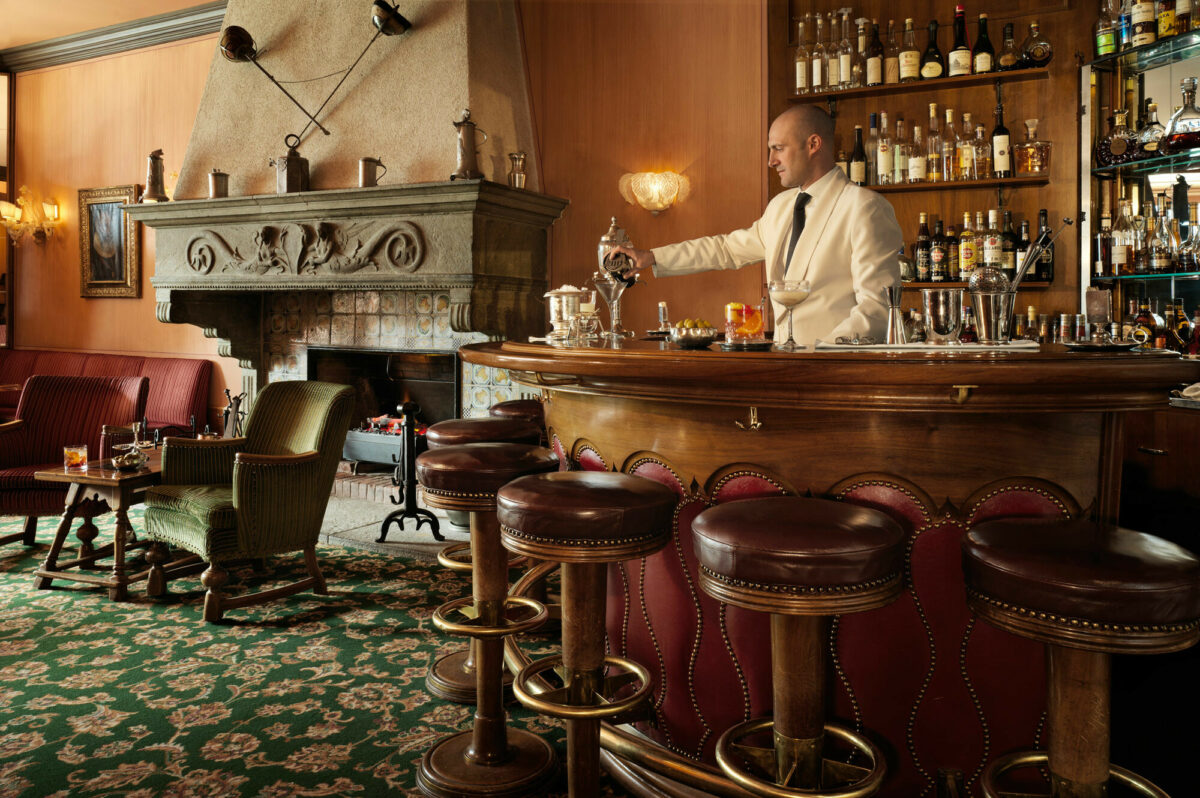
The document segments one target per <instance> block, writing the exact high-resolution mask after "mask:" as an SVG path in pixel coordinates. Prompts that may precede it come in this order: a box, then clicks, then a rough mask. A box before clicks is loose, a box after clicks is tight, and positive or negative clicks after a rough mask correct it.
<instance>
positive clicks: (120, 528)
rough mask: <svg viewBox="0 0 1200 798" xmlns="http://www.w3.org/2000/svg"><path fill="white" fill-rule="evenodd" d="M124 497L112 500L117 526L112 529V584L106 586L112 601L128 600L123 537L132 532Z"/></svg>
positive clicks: (127, 578) (127, 579) (127, 577)
mask: <svg viewBox="0 0 1200 798" xmlns="http://www.w3.org/2000/svg"><path fill="white" fill-rule="evenodd" d="M125 504H126V502H125V497H124V496H121V497H119V498H117V500H116V501H115V502H114V505H115V506H114V507H113V515H115V516H116V519H117V527H116V529H114V530H113V565H112V578H113V584H112V586H111V587H109V588H108V597H109V598H110V599H112V600H113V601H129V576H128V574H126V573H125V538H126V536H127V535H129V534H131V533H132V532H133V525H132V524H130V523H129V516H128V515H126V514H125Z"/></svg>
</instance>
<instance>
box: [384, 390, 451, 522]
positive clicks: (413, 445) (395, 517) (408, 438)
mask: <svg viewBox="0 0 1200 798" xmlns="http://www.w3.org/2000/svg"><path fill="white" fill-rule="evenodd" d="M396 409H397V410H398V411H400V415H401V416H403V417H404V420H403V421H402V422H401V423H400V429H401V434H402V435H403V437H404V448H403V449H401V450H400V456H399V457H397V456H396V455H392V462H393V463H395V464H396V470H395V471H394V472H393V473H392V484H393V485H395V486H396V495H395V496H392V497H391V499H392V504H402V505H404V506H403V507H401V508H400V509H399V510H392V512H390V513H388V517H387V518H385V519H383V524H382V525H381V526H380V527H379V540H377V541H375V542H376V543H383V542H385V541H386V540H387V533H388V525H389V524H391V523H392V522H393V521H394V522H395V523H396V526H397V527H398V528H399V530H400V531H401V532H403V531H404V521H405V519H407V518H415V519H416V521H417V526H416V529H415V530H414V531H417V530H420V528H421V526H422V524H425V523H428V524H429V531H430V532H432V533H433V539H434V540H438V541H441V540H445V539H446V538H445V536H443V535H442V533H441V532H440V531H439V530H438V520H437V517H436V516H435V515H434V514H433V513H431V512H429V511H428V510H424V509H422V508H420V507H417V438H416V425H417V413H420V412H421V406H420V405H418V404H417V403H416V402H404V403H403V404H401V405H400V406H399V407H397V408H396ZM401 469H403V475H401Z"/></svg>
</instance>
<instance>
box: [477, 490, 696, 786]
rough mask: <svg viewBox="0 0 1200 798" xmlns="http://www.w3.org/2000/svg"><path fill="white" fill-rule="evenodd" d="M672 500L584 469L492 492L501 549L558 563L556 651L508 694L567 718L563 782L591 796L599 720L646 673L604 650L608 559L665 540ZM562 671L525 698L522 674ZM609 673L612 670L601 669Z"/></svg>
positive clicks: (622, 709)
mask: <svg viewBox="0 0 1200 798" xmlns="http://www.w3.org/2000/svg"><path fill="white" fill-rule="evenodd" d="M678 499H679V497H678V496H676V495H675V492H674V491H672V490H671V489H669V488H667V487H666V486H664V485H661V484H659V483H657V482H653V481H651V480H648V479H644V478H642V477H634V476H629V475H628V474H612V473H596V472H586V471H575V472H559V473H554V474H539V475H537V476H530V477H522V478H521V479H517V480H513V481H512V482H510V483H508V484H507V485H505V486H504V487H503V488H501V489H500V491H499V492H498V493H497V494H496V512H497V516H498V519H499V521H500V530H501V534H502V535H503V542H504V546H505V547H507V548H508V549H509V550H510V551H514V552H516V553H518V554H524V555H527V556H530V557H536V558H538V559H540V560H546V561H549V562H558V563H562V564H563V566H562V638H563V645H562V655H561V656H557V657H548V658H546V659H542V660H538V661H536V662H532V663H530V664H529V665H528V666H527V667H525V668H523V669H522V670H521V672H520V673H519V674H517V677H516V678H515V679H514V680H513V692H514V693H515V694H516V696H517V699H518V700H519V701H520V702H521V703H522V704H524V705H525V706H527V707H529V708H530V709H532V710H535V711H536V712H540V713H542V714H544V715H550V716H552V717H558V718H565V719H566V721H567V788H568V791H569V793H570V795H571V797H572V798H584V797H585V796H594V795H598V794H599V789H600V783H599V782H600V720H601V719H602V718H611V717H615V716H618V715H622V714H625V713H629V712H632V711H634V710H636V709H638V708H639V707H641V706H643V704H644V702H645V701H646V700H648V699H649V697H650V688H651V683H650V673H649V672H648V671H647V670H646V669H645V668H643V667H642V666H641V665H638V664H637V663H635V662H633V661H631V660H628V659H623V658H620V657H611V656H610V657H606V656H604V611H605V603H606V598H605V593H606V590H607V578H608V563H611V562H622V561H624V560H631V559H634V558H637V557H645V556H647V555H650V554H653V553H654V552H656V551H658V550H659V549H661V548H663V546H665V545H666V544H667V542H668V541H669V540H670V539H671V525H672V519H673V517H674V512H675V505H676V503H677V502H678ZM560 666H561V668H562V670H563V671H564V672H565V676H564V677H563V682H564V684H563V687H562V688H561V689H558V690H554V691H551V692H548V693H544V694H540V695H539V694H535V693H534V692H533V691H532V689H531V683H532V680H533V679H534V678H535V677H537V676H539V675H541V674H543V673H545V672H546V671H549V670H553V669H556V668H559V667H560ZM606 669H607V670H613V669H617V670H619V671H620V673H619V674H617V675H615V676H614V675H606V673H605V672H606Z"/></svg>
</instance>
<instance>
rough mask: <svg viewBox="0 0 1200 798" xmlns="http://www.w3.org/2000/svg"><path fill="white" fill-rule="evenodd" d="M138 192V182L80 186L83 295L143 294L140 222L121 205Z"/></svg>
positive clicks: (81, 281) (137, 295)
mask: <svg viewBox="0 0 1200 798" xmlns="http://www.w3.org/2000/svg"><path fill="white" fill-rule="evenodd" d="M137 194H138V187H137V186H113V187H111V188H81V189H80V190H79V257H80V273H79V295H80V296H82V297H140V296H141V295H142V279H141V278H142V270H141V247H139V246H138V223H137V222H135V221H134V220H133V219H131V218H130V217H129V216H128V215H127V214H126V213H125V211H124V210H122V208H121V206H122V205H124V204H126V203H131V202H136V201H137Z"/></svg>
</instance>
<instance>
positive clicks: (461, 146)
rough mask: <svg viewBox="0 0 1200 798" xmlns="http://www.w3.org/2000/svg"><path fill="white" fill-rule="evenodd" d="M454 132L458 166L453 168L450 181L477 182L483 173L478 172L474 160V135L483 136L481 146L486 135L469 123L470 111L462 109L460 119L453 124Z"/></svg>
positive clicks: (477, 166)
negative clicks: (456, 134) (456, 138)
mask: <svg viewBox="0 0 1200 798" xmlns="http://www.w3.org/2000/svg"><path fill="white" fill-rule="evenodd" d="M453 125H454V129H455V131H456V132H457V133H458V165H457V166H456V167H455V168H454V172H453V173H452V174H451V175H450V179H451V180H478V179H479V178H481V177H483V172H481V171H479V163H478V161H477V160H476V152H475V146H476V145H475V134H476V133H479V134H481V135H482V136H483V141H481V142H479V143H480V144H483V143H484V142H486V141H487V140H488V134H487V133H485V132H484V131H483V130H481V129H479V128H477V127H476V126H475V123H474V122H472V121H471V109H470V108H464V109H463V112H462V119H460V120H459V121H457V122H454V123H453Z"/></svg>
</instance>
